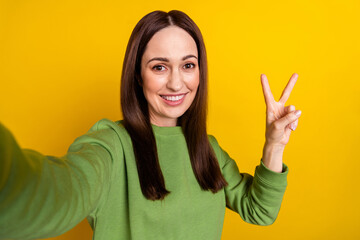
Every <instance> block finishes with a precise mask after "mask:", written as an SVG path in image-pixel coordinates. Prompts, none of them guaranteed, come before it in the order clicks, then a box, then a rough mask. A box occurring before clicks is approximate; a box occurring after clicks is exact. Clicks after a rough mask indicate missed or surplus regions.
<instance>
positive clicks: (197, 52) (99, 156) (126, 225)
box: [0, 11, 299, 240]
mask: <svg viewBox="0 0 360 240" xmlns="http://www.w3.org/2000/svg"><path fill="white" fill-rule="evenodd" d="M261 77H262V86H263V92H264V96H265V101H266V106H267V117H266V123H267V125H266V142H265V145H264V150H263V157H262V159H261V161H260V164H259V165H258V166H257V167H256V170H255V175H254V177H253V176H251V175H249V174H247V173H239V170H238V168H237V166H236V163H235V161H234V160H232V159H231V158H230V157H229V155H228V154H227V153H226V152H225V151H224V150H222V149H221V147H220V146H219V145H218V143H217V141H216V139H215V138H214V137H213V136H208V135H207V133H206V99H207V62H206V51H205V46H204V42H203V39H202V36H201V33H200V30H199V29H198V28H197V26H196V25H195V23H194V22H193V21H192V20H191V19H190V18H189V17H188V16H187V15H186V14H184V13H182V12H180V11H170V12H168V13H166V12H162V11H155V12H152V13H149V14H148V15H146V16H145V17H143V18H142V19H141V20H140V22H139V23H138V24H137V25H136V27H135V29H134V30H133V32H132V34H131V37H130V40H129V43H128V47H127V50H126V54H125V59H124V65H123V72H122V79H121V105H122V110H123V116H124V120H121V121H116V122H113V121H110V120H108V119H102V120H100V121H98V122H97V123H96V124H95V125H94V126H93V127H92V128H91V129H90V130H89V131H88V132H87V133H86V134H84V135H83V136H80V137H78V138H77V139H76V140H75V141H74V143H72V144H71V146H70V147H69V150H68V152H67V154H66V155H64V156H62V157H59V158H57V157H53V156H44V155H42V154H40V153H38V152H36V151H33V150H30V149H20V148H19V146H18V144H17V143H16V141H15V139H14V138H13V136H12V135H11V133H10V132H9V131H8V130H7V129H6V128H5V127H4V126H2V125H1V124H0V143H1V144H0V150H1V151H0V154H1V155H0V156H1V161H0V176H1V178H0V238H4V237H6V238H21V239H32V238H46V237H53V236H57V235H60V234H62V233H64V232H66V231H68V230H70V229H71V228H73V227H74V226H76V224H78V223H79V222H80V221H81V220H82V219H84V218H85V217H86V218H87V219H88V221H89V223H90V224H91V227H92V228H93V230H94V236H93V239H97V240H98V239H196V240H199V239H220V238H221V231H222V225H223V220H224V214H225V207H228V208H230V209H232V210H234V211H236V212H238V213H239V215H240V216H241V217H242V219H244V220H245V221H246V222H249V223H252V224H258V225H268V224H272V223H273V222H274V220H275V219H276V217H277V214H278V212H279V209H280V205H281V201H282V197H283V194H284V192H285V188H286V184H287V182H286V176H287V173H288V168H287V166H286V165H285V164H283V163H282V153H283V150H284V147H285V145H286V144H287V142H288V140H289V136H290V132H291V129H292V130H295V128H296V125H297V119H298V118H299V115H296V113H298V111H294V110H295V109H294V106H287V107H284V104H285V102H286V100H287V99H288V97H289V95H290V92H291V90H292V88H293V86H294V84H295V82H296V79H297V75H296V74H294V75H293V76H292V78H291V79H290V81H289V83H288V85H287V86H286V88H285V90H284V92H283V94H282V97H281V99H280V101H279V102H275V100H274V98H273V97H272V94H271V91H270V88H269V85H268V82H267V79H266V77H265V75H262V76H261Z"/></svg>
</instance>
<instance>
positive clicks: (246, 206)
mask: <svg viewBox="0 0 360 240" xmlns="http://www.w3.org/2000/svg"><path fill="white" fill-rule="evenodd" d="M209 140H210V143H211V144H212V146H213V149H214V151H215V154H216V156H217V158H218V161H219V165H220V167H221V171H222V174H223V176H224V178H225V180H226V181H227V182H228V186H226V187H225V189H224V190H225V196H226V206H227V207H228V208H229V209H231V210H233V211H235V212H237V213H239V215H240V216H241V218H242V219H243V220H244V221H245V222H248V223H252V224H256V225H270V224H272V223H273V222H274V221H275V219H276V218H277V215H278V213H279V210H280V206H281V202H282V199H283V195H284V193H285V189H286V186H287V174H288V172H289V170H288V167H287V166H286V165H285V164H283V163H282V173H277V172H274V171H272V170H270V169H269V168H267V167H266V166H265V165H264V163H263V161H262V160H261V161H260V164H259V165H258V166H257V167H256V169H255V174H254V176H251V175H250V174H248V173H241V172H240V171H239V169H238V167H237V165H236V162H235V161H234V160H233V159H232V158H231V157H230V156H229V155H228V154H227V152H226V151H224V150H223V149H222V148H221V147H220V146H219V144H218V142H217V141H216V139H215V138H214V137H213V136H210V139H209Z"/></svg>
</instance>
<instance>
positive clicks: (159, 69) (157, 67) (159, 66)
mask: <svg viewBox="0 0 360 240" xmlns="http://www.w3.org/2000/svg"><path fill="white" fill-rule="evenodd" d="M153 69H154V70H156V71H163V70H165V67H164V66H161V65H156V66H154V67H153Z"/></svg>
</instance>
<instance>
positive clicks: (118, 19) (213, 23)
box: [0, 0, 360, 240]
mask: <svg viewBox="0 0 360 240" xmlns="http://www.w3.org/2000/svg"><path fill="white" fill-rule="evenodd" d="M158 9H159V10H165V11H169V10H172V9H179V10H182V11H184V12H186V13H187V14H188V15H189V16H190V17H191V18H192V19H193V20H194V21H195V22H196V23H197V24H198V26H199V27H200V29H201V31H202V33H203V35H204V38H205V44H206V46H207V51H208V60H209V81H210V83H209V84H210V86H209V116H208V132H209V133H210V134H213V135H215V137H216V138H217V139H218V141H219V143H220V145H221V146H222V147H223V148H224V149H225V150H226V151H227V152H228V153H229V154H230V156H232V157H233V158H234V159H235V160H236V162H237V164H238V166H239V168H240V170H241V171H244V172H249V173H251V174H253V173H254V169H255V166H256V165H257V164H258V163H259V161H260V158H261V155H262V147H263V144H264V141H265V102H264V98H263V95H262V89H261V83H260V74H261V73H265V74H266V75H267V76H268V79H269V83H270V87H271V89H272V92H273V95H274V97H275V99H276V100H278V99H279V97H280V95H281V92H282V90H283V88H284V87H285V85H286V83H287V81H288V80H289V78H290V76H291V74H292V73H294V72H297V73H298V74H299V79H298V81H297V83H296V85H295V87H294V89H293V91H292V94H291V97H290V98H289V100H288V102H287V105H288V104H292V105H295V107H296V108H297V109H301V110H302V112H303V113H302V116H301V117H300V121H299V126H298V128H297V129H296V131H295V132H293V133H292V134H291V137H290V141H289V144H288V145H287V147H286V150H285V153H284V158H283V159H284V162H285V163H286V164H287V165H288V166H289V169H290V172H289V175H288V188H287V191H286V193H285V196H284V201H283V204H282V206H281V210H280V213H279V215H278V219H277V220H276V222H275V223H274V224H273V225H271V226H267V227H259V226H254V225H251V224H248V223H245V222H243V221H242V220H241V218H240V217H239V215H237V214H236V213H234V212H231V211H228V210H227V212H226V216H225V223H224V229H223V238H222V239H229V240H230V239H240V238H243V239H267V240H270V239H276V240H280V239H340V238H341V239H359V238H360V220H359V215H360V193H359V192H360V191H359V188H360V187H359V185H358V184H359V175H360V174H359V169H360V168H359V167H360V161H359V160H360V158H359V153H358V150H359V143H360V140H359V137H360V134H359V120H358V119H359V117H360V106H359V103H360V101H359V100H360V99H359V98H360V94H359V87H360V84H359V81H360V78H359V71H358V70H359V63H360V60H359V57H360V43H359V42H360V40H359V32H360V27H359V26H360V17H359V11H360V1H359V0H341V1H340V0H339V1H329V0H327V1H314V0H311V1H310V0H296V1H294V0H293V1H267V0H264V1H236V0H233V1H229V0H222V1H214V2H209V1H200V2H195V1H110V0H102V1H93V0H86V1H85V0H82V1H70V0H68V1H46V0H43V1H39V0H31V1H30V0H28V1H26V0H22V1H20V0H16V1H15V0H0V81H1V85H0V86H1V88H0V120H1V121H2V122H3V123H4V124H5V126H7V127H8V128H9V129H10V130H11V131H12V133H13V134H14V135H15V137H16V139H17V140H18V142H19V144H20V145H21V147H23V148H32V149H35V150H37V151H39V152H41V153H43V154H48V155H57V156H60V155H63V154H64V153H65V152H66V151H67V148H68V146H69V145H70V144H71V143H72V141H73V140H74V139H75V138H76V137H77V136H80V135H82V134H84V133H85V132H86V131H87V130H88V129H89V128H90V127H91V126H92V125H93V124H94V123H95V122H96V121H98V120H100V119H101V118H109V119H111V120H118V119H121V115H120V104H119V98H120V96H119V87H120V74H121V68H122V61H123V57H124V53H125V48H126V44H127V41H128V39H129V36H130V33H131V31H132V29H133V27H134V26H135V24H136V23H137V22H138V21H139V20H140V18H141V17H143V16H144V15H145V14H147V13H148V12H151V11H153V10H158ZM91 236H92V232H91V229H90V227H89V225H88V223H87V222H86V221H83V222H82V223H81V224H79V225H78V226H76V227H75V228H74V229H73V230H71V231H69V232H68V233H66V234H64V235H62V236H59V237H57V238H53V239H57V240H60V239H67V240H68V239H91Z"/></svg>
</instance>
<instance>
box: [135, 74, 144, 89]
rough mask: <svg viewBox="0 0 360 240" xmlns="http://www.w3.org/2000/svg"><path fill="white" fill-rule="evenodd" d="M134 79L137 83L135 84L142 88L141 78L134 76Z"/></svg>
mask: <svg viewBox="0 0 360 240" xmlns="http://www.w3.org/2000/svg"><path fill="white" fill-rule="evenodd" d="M135 78H136V81H137V83H138V84H139V86H140V87H142V86H143V84H142V78H141V76H140V75H138V74H137V75H136V76H135Z"/></svg>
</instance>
